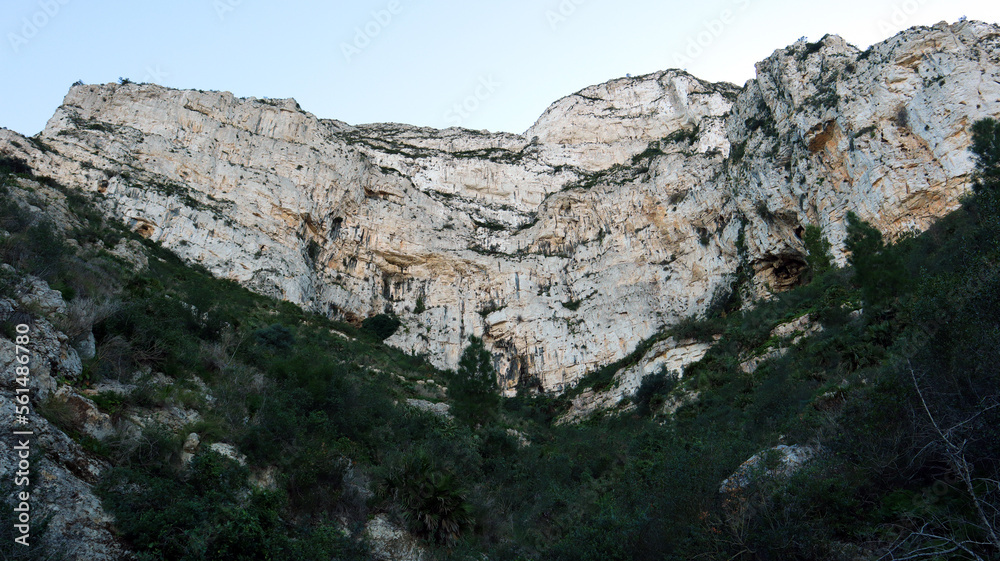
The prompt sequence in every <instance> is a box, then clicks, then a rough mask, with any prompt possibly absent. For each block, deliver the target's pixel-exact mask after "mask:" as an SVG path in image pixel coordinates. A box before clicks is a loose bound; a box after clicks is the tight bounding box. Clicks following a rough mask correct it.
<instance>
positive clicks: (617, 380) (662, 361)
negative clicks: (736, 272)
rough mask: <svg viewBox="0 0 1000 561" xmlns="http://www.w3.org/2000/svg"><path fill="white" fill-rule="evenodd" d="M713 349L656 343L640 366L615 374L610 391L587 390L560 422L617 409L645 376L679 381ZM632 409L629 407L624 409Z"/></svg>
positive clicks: (682, 343)
mask: <svg viewBox="0 0 1000 561" xmlns="http://www.w3.org/2000/svg"><path fill="white" fill-rule="evenodd" d="M711 348H712V344H711V343H700V342H697V341H693V340H683V341H677V340H676V339H675V338H673V337H668V338H667V339H664V340H663V341H660V342H658V343H655V344H654V345H653V346H652V347H650V349H649V350H648V351H646V353H645V354H644V355H643V356H642V358H640V359H639V361H638V362H636V363H635V364H634V365H631V366H628V367H626V368H623V369H621V370H619V371H618V372H616V373H615V375H614V378H613V381H612V383H611V387H610V389H607V390H604V391H600V392H595V391H594V390H592V389H588V390H584V391H583V392H582V393H580V395H578V396H577V397H575V398H573V401H572V404H571V405H570V408H569V410H568V411H567V412H566V413H565V414H564V415H563V416H562V417H560V418H559V420H558V422H559V423H576V422H580V421H582V420H584V419H586V418H587V417H589V416H591V415H593V414H594V413H596V412H598V411H603V410H612V409H615V408H618V407H620V406H621V404H622V403H623V402H626V401H627V400H628V398H630V397H631V396H633V395H635V393H636V391H637V390H638V389H639V386H640V385H642V380H643V378H645V377H646V376H649V375H652V374H656V373H658V372H665V373H669V374H671V375H674V376H677V377H678V378H680V377H682V376H683V374H684V369H685V368H687V366H689V365H691V364H693V363H695V362H698V361H699V360H701V359H702V358H704V356H705V354H706V353H707V352H708V351H709V349H711ZM631 407H632V405H631V403H628V404H627V405H626V407H625V409H629V408H631Z"/></svg>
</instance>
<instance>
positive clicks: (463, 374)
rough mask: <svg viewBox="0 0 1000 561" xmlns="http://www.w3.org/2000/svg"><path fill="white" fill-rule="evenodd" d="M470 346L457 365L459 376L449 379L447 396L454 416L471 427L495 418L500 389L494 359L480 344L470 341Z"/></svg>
mask: <svg viewBox="0 0 1000 561" xmlns="http://www.w3.org/2000/svg"><path fill="white" fill-rule="evenodd" d="M469 343H470V345H469V346H468V347H466V348H465V351H464V352H463V353H462V359H461V360H460V361H459V363H458V373H457V374H455V376H454V377H453V379H452V382H451V384H450V386H449V394H450V395H451V397H452V401H453V405H452V411H453V413H454V414H455V416H456V417H458V418H460V419H463V420H465V421H468V422H469V423H470V424H478V423H483V422H485V421H488V420H489V419H490V418H491V417H492V416H493V415H494V414H496V410H497V406H498V405H499V403H500V393H499V392H500V388H499V386H498V385H497V376H496V371H495V370H494V368H493V357H491V356H490V353H489V352H488V351H487V350H486V347H485V346H484V345H483V340H482V339H480V338H479V337H469Z"/></svg>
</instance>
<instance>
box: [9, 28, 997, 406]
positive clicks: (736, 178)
mask: <svg viewBox="0 0 1000 561" xmlns="http://www.w3.org/2000/svg"><path fill="white" fill-rule="evenodd" d="M997 38H998V29H997V27H996V26H994V25H990V24H984V23H981V22H959V23H956V24H953V25H948V24H943V23H942V24H938V25H936V26H933V27H923V28H913V29H911V30H908V31H905V32H903V33H900V34H899V35H897V36H895V37H893V38H891V39H888V40H886V41H884V42H882V43H879V44H877V45H874V46H873V47H872V48H871V49H869V50H868V51H864V52H862V51H860V50H858V49H856V48H854V47H852V46H850V45H848V44H847V43H846V42H844V41H843V39H841V38H839V37H836V36H826V37H824V38H823V39H822V40H821V41H819V42H817V43H805V42H801V41H800V42H799V43H796V44H795V45H792V46H790V47H787V48H785V49H779V50H776V51H775V53H774V54H772V55H771V57H769V58H767V59H765V60H764V61H762V62H760V63H758V65H757V78H756V79H755V80H751V81H748V82H747V84H746V85H744V86H743V87H742V88H739V87H736V86H734V85H732V84H726V83H716V84H713V83H709V82H705V81H702V80H699V79H697V78H695V77H693V76H691V75H690V74H687V73H686V72H683V71H676V70H665V71H660V72H656V73H652V74H649V75H645V76H643V77H636V78H625V79H616V80H612V81H609V82H606V83H604V84H598V85H595V86H590V87H588V88H584V89H582V90H580V91H579V92H576V93H574V94H571V95H569V96H566V97H564V98H562V99H560V100H557V101H556V102H554V103H553V104H552V106H550V107H549V108H548V109H547V110H546V111H545V112H544V113H543V114H542V115H541V116H540V117H539V119H538V121H536V123H535V124H534V125H532V127H530V128H529V129H528V130H527V131H526V132H525V134H523V135H517V134H512V133H483V132H481V131H469V130H465V129H455V128H449V129H442V130H437V129H428V128H426V127H412V126H409V125H399V124H386V123H382V124H370V125H357V126H352V125H348V124H346V123H343V122H341V121H335V120H329V119H320V118H318V117H316V116H315V115H312V114H310V113H307V112H304V111H302V110H301V108H300V107H299V106H298V104H297V103H296V102H294V100H259V99H256V98H244V99H242V100H240V99H237V98H235V96H232V94H225V93H220V94H211V93H205V92H198V91H196V90H184V91H177V90H169V89H166V88H161V87H159V86H150V85H137V84H123V85H113V84H109V85H105V86H80V87H75V88H73V89H71V90H70V92H69V94H68V95H67V98H66V100H65V101H64V104H63V105H62V106H61V107H60V108H59V110H57V112H56V114H55V115H54V116H53V118H52V119H51V120H50V121H49V123H48V125H47V126H46V129H45V130H44V131H43V132H42V133H40V134H39V135H38V136H37V137H35V139H34V140H28V139H25V138H24V137H21V136H20V135H17V134H16V133H12V132H10V131H0V151H3V152H4V153H5V154H8V155H11V156H13V157H17V158H21V159H24V160H26V161H27V162H28V163H29V164H30V165H31V166H32V168H34V169H38V170H39V171H40V172H41V173H44V174H46V175H50V176H52V177H54V178H56V179H57V180H59V181H61V182H63V183H65V184H67V185H70V186H75V187H80V188H83V189H86V190H88V191H95V192H98V193H102V195H103V197H104V203H103V204H104V208H105V211H106V212H107V213H108V214H109V215H110V216H115V217H118V218H121V219H123V220H124V221H125V222H126V223H128V224H129V225H130V226H131V227H132V228H133V229H134V230H136V231H139V232H140V233H142V234H143V235H145V236H147V237H150V238H152V239H154V240H157V241H160V242H162V243H164V245H166V246H167V247H170V248H171V249H172V250H174V251H176V252H177V253H178V254H179V255H181V256H182V257H184V258H185V259H187V260H189V261H191V262H196V263H201V264H203V265H205V266H206V267H207V268H208V269H209V270H211V271H212V272H213V273H214V274H217V275H219V276H222V277H224V278H231V279H233V280H237V281H239V282H241V283H243V284H244V285H246V286H248V287H250V288H252V289H254V290H257V291H260V292H262V293H264V294H267V295H272V296H278V297H281V298H284V299H287V300H290V301H292V302H295V303H299V304H302V305H304V306H305V307H307V308H308V309H310V310H312V311H317V312H320V313H325V314H327V315H330V316H332V317H338V318H344V319H348V320H352V321H355V322H357V321H360V320H361V319H362V318H364V317H368V316H371V315H374V314H378V313H392V314H395V315H397V316H399V317H400V319H401V320H402V322H403V327H402V328H401V329H400V331H399V332H397V333H396V334H395V335H394V336H393V337H392V338H390V339H389V340H388V342H389V343H390V344H392V345H395V346H397V347H399V348H401V349H404V350H407V351H409V352H413V353H420V354H426V355H428V357H429V359H430V360H431V361H432V363H434V364H435V365H436V366H438V367H442V368H454V367H455V366H456V365H457V363H458V359H459V356H460V354H461V351H462V349H463V348H464V347H465V345H466V341H467V338H468V336H470V335H475V336H481V337H482V338H483V339H484V340H485V342H486V344H487V347H488V348H489V349H490V351H491V353H492V355H493V359H494V362H495V365H496V367H497V370H498V371H499V372H500V373H501V382H502V385H503V387H504V389H505V390H507V391H514V390H515V389H516V388H519V387H520V388H524V387H539V388H541V389H543V390H546V391H558V390H561V389H564V388H567V387H569V386H572V385H573V384H575V383H576V382H577V381H578V380H579V379H580V378H581V377H583V376H584V375H585V374H586V373H588V372H591V371H593V370H595V369H596V368H598V367H600V366H601V365H604V364H609V363H611V362H614V361H615V360H618V359H620V358H622V357H623V356H625V355H627V354H628V353H629V352H631V351H632V350H633V349H634V348H635V347H636V345H638V343H639V342H640V341H643V340H645V339H648V338H649V337H651V336H653V335H654V334H655V333H657V332H658V331H659V330H661V329H663V328H665V327H668V326H670V325H673V324H675V323H676V322H678V321H679V320H681V319H682V318H685V317H689V316H693V315H698V314H700V313H703V312H705V311H706V310H707V309H708V308H709V307H710V306H711V305H712V303H713V302H715V303H716V305H722V304H723V303H724V302H725V301H726V299H727V298H728V296H729V295H730V294H731V293H733V292H735V293H737V294H740V293H745V294H756V295H761V294H765V293H768V292H771V291H780V290H784V289H786V288H789V287H791V286H795V285H796V284H797V283H798V282H799V281H800V278H801V276H802V274H803V273H804V271H805V266H806V265H805V259H804V255H805V254H804V248H803V245H802V241H801V239H800V236H801V232H802V228H804V226H806V225H818V226H821V227H822V228H823V229H824V232H825V234H826V235H827V237H828V238H829V239H830V241H831V242H832V243H833V246H834V251H835V258H836V259H837V260H838V261H839V262H841V263H842V262H843V260H844V258H845V255H844V253H843V250H842V247H843V246H842V244H843V240H844V236H845V224H844V220H845V216H846V214H847V212H848V211H855V212H857V213H858V214H859V215H861V216H862V217H863V218H865V219H868V220H870V221H872V222H873V223H874V224H875V225H876V226H877V227H879V229H881V230H882V231H883V232H885V233H886V234H887V235H888V236H889V237H890V238H895V237H898V236H900V235H903V234H905V233H906V232H909V231H914V230H923V229H925V228H927V227H928V226H929V225H930V224H932V223H933V221H934V220H935V219H936V218H937V217H940V216H942V215H944V214H946V213H947V212H949V211H950V210H953V209H955V208H957V205H958V201H959V199H960V197H961V196H962V194H963V193H965V192H966V191H967V190H968V187H969V184H970V173H971V170H972V162H971V160H970V159H969V157H968V155H967V154H966V153H965V148H966V147H967V146H968V143H969V134H968V132H967V129H968V126H967V125H968V124H969V123H971V122H972V121H974V120H976V119H978V118H982V117H989V116H996V115H1000V82H998V80H997V76H998V75H1000V70H998V60H1000V55H998V47H997V43H998V39H997ZM602 91H608V92H613V93H615V95H616V96H619V97H615V96H608V97H609V99H610V101H609V99H605V98H603V97H601V96H598V95H591V94H592V93H595V92H602ZM588 96H589V97H588ZM622 101H626V102H627V103H619V104H620V105H621V106H619V104H616V102H622ZM401 218H402V219H401ZM741 271H742V272H741ZM421 308H423V309H422V310H421V311H420V312H419V313H418V312H417V310H418V309H421Z"/></svg>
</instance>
